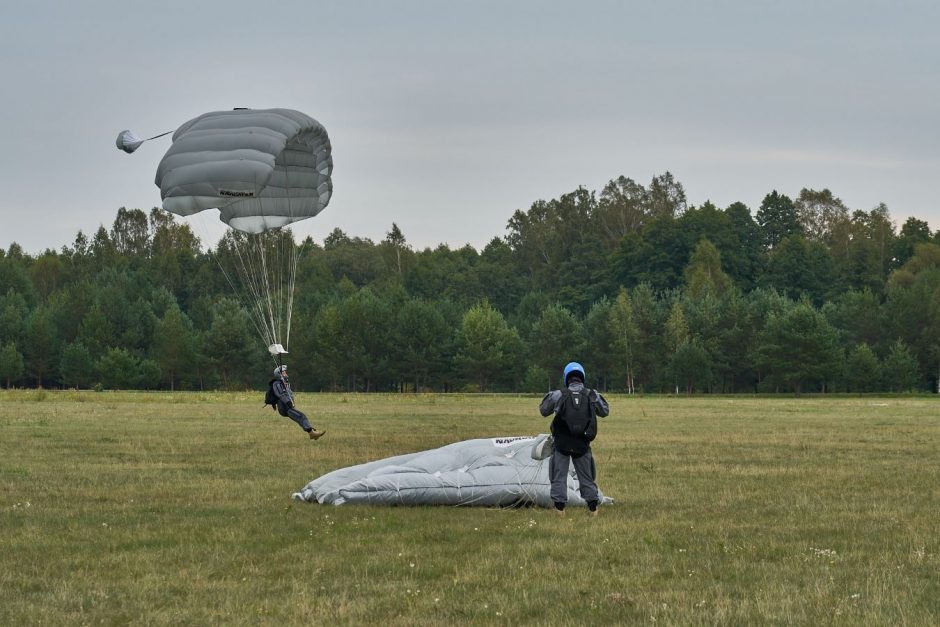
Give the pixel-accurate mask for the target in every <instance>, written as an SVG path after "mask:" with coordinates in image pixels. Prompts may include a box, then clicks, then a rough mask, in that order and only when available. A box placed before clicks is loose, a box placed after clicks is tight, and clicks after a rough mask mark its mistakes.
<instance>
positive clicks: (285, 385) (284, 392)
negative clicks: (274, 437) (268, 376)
mask: <svg viewBox="0 0 940 627" xmlns="http://www.w3.org/2000/svg"><path fill="white" fill-rule="evenodd" d="M271 387H272V388H273V389H274V395H275V396H276V397H277V412H278V413H279V414H281V415H282V416H286V415H287V410H288V409H290V408H291V407H293V406H294V393H293V392H292V391H291V389H290V381H288V380H287V378H286V377H278V378H276V379H274V382H273V383H272V384H271Z"/></svg>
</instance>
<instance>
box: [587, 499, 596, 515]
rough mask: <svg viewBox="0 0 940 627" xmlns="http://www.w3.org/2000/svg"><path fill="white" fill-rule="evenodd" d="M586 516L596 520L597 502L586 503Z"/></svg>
mask: <svg viewBox="0 0 940 627" xmlns="http://www.w3.org/2000/svg"><path fill="white" fill-rule="evenodd" d="M588 516H593V517H594V518H597V501H588Z"/></svg>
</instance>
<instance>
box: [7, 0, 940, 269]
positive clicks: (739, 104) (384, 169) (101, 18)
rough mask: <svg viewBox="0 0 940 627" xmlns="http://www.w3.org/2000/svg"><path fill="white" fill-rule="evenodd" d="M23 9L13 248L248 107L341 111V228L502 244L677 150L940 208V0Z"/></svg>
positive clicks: (10, 218)
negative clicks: (526, 219) (572, 200)
mask: <svg viewBox="0 0 940 627" xmlns="http://www.w3.org/2000/svg"><path fill="white" fill-rule="evenodd" d="M0 23H2V24H3V36H2V37H0V64H2V69H3V72H2V77H3V78H2V81H0V95H2V98H0V111H2V112H3V116H2V120H3V124H4V132H3V142H2V150H0V172H2V183H3V193H2V194H0V247H2V248H7V247H8V246H9V244H10V243H11V242H13V241H15V242H18V243H19V244H20V245H22V246H23V247H24V248H25V249H26V250H27V251H28V252H31V253H36V252H40V251H41V250H43V249H45V248H49V247H51V248H59V247H60V246H62V245H63V244H70V243H71V242H72V241H73V240H74V238H75V235H76V233H77V232H78V231H79V230H82V231H84V232H85V233H86V234H90V233H93V232H94V231H95V230H96V229H97V228H98V226H99V225H102V224H103V225H104V226H106V227H108V228H110V226H111V223H112V222H113V220H114V216H115V214H116V212H117V209H118V208H119V207H122V206H124V207H128V208H141V209H144V210H147V211H149V209H150V208H151V207H154V206H159V205H160V193H159V189H158V188H157V187H156V186H155V185H154V183H153V179H154V171H155V169H156V166H157V163H158V162H159V160H160V158H161V156H162V155H163V152H165V151H166V149H167V148H168V147H169V145H170V141H169V137H165V138H162V139H158V140H154V141H153V142H148V143H146V144H144V146H143V147H142V148H141V149H140V150H138V151H137V152H136V153H135V154H133V155H127V154H124V153H122V152H119V151H118V150H117V148H116V147H115V144H114V141H115V138H116V136H117V134H118V132H119V131H121V130H123V129H131V130H133V131H135V132H136V133H137V134H138V135H140V136H142V137H149V136H151V135H155V134H157V133H160V132H163V131H167V130H174V129H175V128H177V127H178V126H180V125H181V124H182V123H183V122H185V121H187V120H189V119H191V118H193V117H195V116H197V115H199V114H201V113H203V112H206V111H213V110H223V109H231V108H233V107H251V108H268V107H287V108H293V109H298V110H300V111H303V112H305V113H307V114H309V115H311V116H312V117H314V118H316V119H318V120H319V121H320V122H321V123H322V124H323V125H324V126H325V127H326V128H327V130H328V132H329V134H330V139H331V141H332V143H333V158H334V164H335V165H334V173H333V181H334V194H333V199H332V201H331V203H330V205H329V207H327V209H326V210H325V211H324V212H323V213H321V214H320V215H319V216H318V217H316V218H314V219H312V220H307V221H305V222H302V223H300V224H301V225H303V226H299V227H298V228H297V229H296V231H298V232H299V233H300V234H302V235H308V234H309V235H312V236H313V237H314V239H315V240H317V241H322V239H323V237H324V236H325V235H326V234H328V233H329V232H330V231H331V230H332V229H334V228H336V227H339V228H342V229H343V230H344V231H346V232H347V233H348V234H350V235H358V236H362V237H369V238H372V239H373V240H381V239H382V238H383V237H384V236H385V234H386V232H388V230H389V229H390V227H391V224H392V222H396V223H397V224H398V225H399V227H400V228H401V229H402V231H403V233H404V234H405V236H406V238H407V239H408V241H409V243H411V244H412V245H413V246H415V247H416V248H423V247H425V246H434V245H437V244H438V243H442V242H443V243H447V244H450V245H451V246H462V245H463V244H466V243H470V244H472V245H473V246H475V247H477V248H480V247H482V246H483V245H485V244H486V242H487V241H489V240H490V239H492V238H493V237H494V236H503V235H505V233H506V230H505V227H506V222H507V220H508V219H509V217H510V216H511V215H512V213H513V211H515V210H516V209H526V208H528V207H529V206H530V205H531V204H532V202H534V201H536V200H539V199H549V198H555V197H557V196H559V195H560V194H562V193H565V192H569V191H572V190H574V189H576V188H577V187H578V186H584V187H586V188H588V189H592V190H598V191H599V190H600V189H601V188H602V187H603V186H604V184H605V183H606V182H607V181H608V180H610V179H612V178H616V177H618V176H620V175H624V176H628V177H630V178H633V179H635V180H637V181H638V182H641V183H643V184H647V183H649V181H650V179H651V178H652V177H653V176H654V175H657V174H661V173H663V172H665V171H667V170H668V171H670V172H672V173H673V175H674V176H675V177H676V179H677V180H678V181H679V182H681V183H682V184H683V186H684V187H685V190H686V194H687V196H688V200H689V202H690V203H691V204H695V205H699V204H702V203H703V202H705V201H706V200H711V201H712V202H714V203H715V204H716V205H718V206H719V207H726V206H727V205H729V204H730V203H732V202H735V201H742V202H744V203H745V204H747V205H748V206H749V207H750V208H751V211H752V213H756V211H757V208H758V206H759V205H760V202H761V200H762V198H763V197H764V195H766V194H767V193H768V192H770V191H771V190H774V189H776V190H778V191H780V192H781V193H784V194H787V195H789V196H791V197H796V196H797V195H798V194H799V192H800V189H801V188H803V187H808V188H813V189H822V188H829V189H831V190H832V192H833V193H834V194H835V195H836V196H838V197H840V198H841V199H842V200H843V201H844V202H845V203H846V204H847V205H848V206H849V208H850V209H853V210H854V209H863V210H866V211H867V210H870V209H872V208H873V207H875V206H877V205H878V203H881V202H883V203H885V204H886V205H887V206H888V208H889V210H890V212H891V215H892V217H893V218H894V220H895V221H896V223H897V224H898V225H899V226H900V224H901V223H903V222H904V220H905V219H907V218H908V217H910V216H914V217H917V218H919V219H922V220H926V221H928V222H929V224H930V226H931V228H932V229H934V230H936V229H940V201H938V198H937V193H936V190H935V187H936V186H937V185H938V181H940V154H938V147H940V43H938V41H940V38H938V36H937V27H938V25H940V3H938V2H935V1H933V0H931V1H923V2H906V3H898V2H865V1H860V0H855V1H838V2H824V1H821V0H816V1H813V2H801V1H788V2H779V1H773V2H770V1H766V2H765V1H760V0H750V1H739V2H706V1H693V0H689V1H686V2H668V1H657V2H650V1H648V0H646V1H643V2H628V1H611V2H599V1H582V2H571V1H570V0H569V1H567V2H535V1H526V2H521V1H512V0H496V1H475V2H471V1H458V0H452V1H444V0H435V1H431V0H428V1H408V2H404V1H395V0H386V1H381V2H380V1H374V2H355V1H352V0H349V1H345V2H325V1H315V0H301V1H288V0H279V1H278V2H257V1H254V2H244V1H242V0H211V1H204V2H200V1H198V0H186V1H176V0H163V1H162V2H137V1H134V0H123V1H122V2H104V1H94V0H82V1H80V2H79V1H72V0H68V1H65V0H61V1H56V2H50V1H47V0H30V1H29V2H25V1H24V2H4V3H2V5H0ZM215 222H216V220H215V218H213V219H212V220H211V221H206V220H203V221H201V222H200V223H199V224H196V225H194V226H195V227H196V230H197V234H203V235H204V237H212V236H213V235H212V232H213V226H212V225H213V224H214V223H215ZM200 229H202V231H200Z"/></svg>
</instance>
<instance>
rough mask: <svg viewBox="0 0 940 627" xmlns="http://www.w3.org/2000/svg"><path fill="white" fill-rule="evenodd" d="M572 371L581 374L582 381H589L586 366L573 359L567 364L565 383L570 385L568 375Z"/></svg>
mask: <svg viewBox="0 0 940 627" xmlns="http://www.w3.org/2000/svg"><path fill="white" fill-rule="evenodd" d="M572 372H577V373H578V374H580V375H581V381H587V377H586V376H585V375H584V366H582V365H581V364H579V363H578V362H576V361H572V362H571V363H569V364H568V365H567V366H565V385H568V377H569V376H571V373H572Z"/></svg>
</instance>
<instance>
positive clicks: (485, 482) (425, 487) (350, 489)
mask: <svg viewBox="0 0 940 627" xmlns="http://www.w3.org/2000/svg"><path fill="white" fill-rule="evenodd" d="M548 437H549V436H547V435H539V436H520V437H502V438H486V439H478V440H466V441H463V442H456V443H454V444H448V445H447V446H443V447H441V448H438V449H434V450H430V451H422V452H418V453H409V454H407V455H398V456H396V457H389V458H387V459H381V460H378V461H374V462H369V463H366V464H360V465H358V466H351V467H349V468H342V469H339V470H334V471H333V472H330V473H327V474H325V475H323V476H322V477H319V478H318V479H314V480H313V481H311V482H310V483H308V484H307V485H306V487H304V488H303V489H302V490H301V491H300V492H295V493H294V494H293V498H294V499H295V500H298V501H307V502H309V503H320V504H332V505H342V504H344V503H369V504H374V505H483V506H489V507H520V506H526V505H536V506H539V507H551V506H552V500H551V497H550V496H549V488H550V483H551V482H550V480H549V476H548V460H547V459H546V457H547V456H548V455H549V454H550V453H551V446H550V443H549V441H548V439H547V438H548ZM600 497H601V503H603V504H610V503H613V499H611V498H610V497H606V496H603V495H602V494H601V495H600ZM568 504H569V505H580V506H586V505H587V503H585V502H584V499H582V498H581V496H580V494H579V493H578V480H577V475H576V474H575V473H574V469H573V468H572V469H571V472H570V473H569V475H568Z"/></svg>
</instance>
